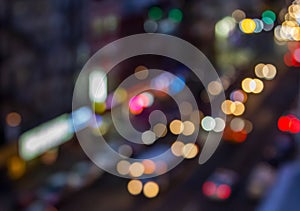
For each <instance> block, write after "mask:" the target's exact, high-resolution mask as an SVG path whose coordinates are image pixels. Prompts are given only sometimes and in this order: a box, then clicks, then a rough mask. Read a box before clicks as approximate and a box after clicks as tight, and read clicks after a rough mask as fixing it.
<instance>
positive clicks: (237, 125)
mask: <svg viewBox="0 0 300 211" xmlns="http://www.w3.org/2000/svg"><path fill="white" fill-rule="evenodd" d="M244 127H245V121H244V120H243V119H242V118H233V119H232V120H231V122H230V128H231V130H233V131H235V132H240V131H242V130H243V129H244Z"/></svg>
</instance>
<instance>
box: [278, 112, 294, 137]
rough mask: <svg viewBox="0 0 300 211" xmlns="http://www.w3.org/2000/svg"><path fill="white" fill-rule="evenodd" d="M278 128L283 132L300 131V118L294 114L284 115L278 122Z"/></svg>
mask: <svg viewBox="0 0 300 211" xmlns="http://www.w3.org/2000/svg"><path fill="white" fill-rule="evenodd" d="M277 126H278V129H279V130H281V131H283V132H290V133H299V132H300V120H299V119H298V118H297V117H295V116H294V115H287V116H282V117H280V118H279V119H278V122H277Z"/></svg>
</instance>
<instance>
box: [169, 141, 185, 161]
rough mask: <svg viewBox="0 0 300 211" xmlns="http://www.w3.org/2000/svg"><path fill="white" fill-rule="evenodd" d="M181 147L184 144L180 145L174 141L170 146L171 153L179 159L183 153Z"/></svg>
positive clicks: (179, 142)
mask: <svg viewBox="0 0 300 211" xmlns="http://www.w3.org/2000/svg"><path fill="white" fill-rule="evenodd" d="M183 147H184V143H182V142H181V141H175V142H174V143H173V144H172V147H171V152H172V153H173V155H175V156H177V157H180V156H182V153H183Z"/></svg>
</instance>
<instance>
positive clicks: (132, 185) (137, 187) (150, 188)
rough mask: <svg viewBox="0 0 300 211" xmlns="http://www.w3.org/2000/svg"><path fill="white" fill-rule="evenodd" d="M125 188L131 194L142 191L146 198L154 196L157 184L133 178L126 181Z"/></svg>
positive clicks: (157, 187) (157, 189)
mask: <svg viewBox="0 0 300 211" xmlns="http://www.w3.org/2000/svg"><path fill="white" fill-rule="evenodd" d="M127 190H128V192H129V193H130V194H132V195H139V194H141V193H142V192H143V194H144V196H146V197H147V198H154V197H156V196H157V195H158V193H159V185H158V184H157V183H156V182H154V181H148V182H146V183H145V184H143V183H142V181H141V180H136V179H133V180H130V181H129V182H128V184H127Z"/></svg>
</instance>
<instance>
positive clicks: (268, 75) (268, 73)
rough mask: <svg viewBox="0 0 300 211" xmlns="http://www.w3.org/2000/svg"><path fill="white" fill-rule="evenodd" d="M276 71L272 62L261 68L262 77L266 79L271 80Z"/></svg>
mask: <svg viewBox="0 0 300 211" xmlns="http://www.w3.org/2000/svg"><path fill="white" fill-rule="evenodd" d="M276 73H277V70H276V67H275V66H274V65H272V64H267V65H265V66H264V68H263V69H262V74H263V77H264V78H265V79H267V80H272V79H273V78H275V76H276Z"/></svg>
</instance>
